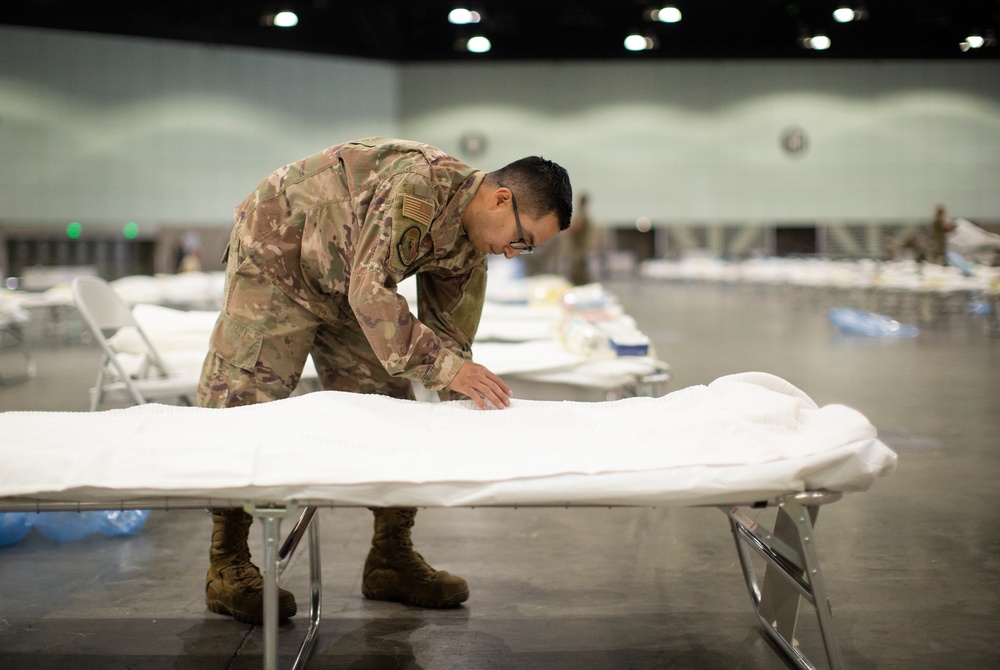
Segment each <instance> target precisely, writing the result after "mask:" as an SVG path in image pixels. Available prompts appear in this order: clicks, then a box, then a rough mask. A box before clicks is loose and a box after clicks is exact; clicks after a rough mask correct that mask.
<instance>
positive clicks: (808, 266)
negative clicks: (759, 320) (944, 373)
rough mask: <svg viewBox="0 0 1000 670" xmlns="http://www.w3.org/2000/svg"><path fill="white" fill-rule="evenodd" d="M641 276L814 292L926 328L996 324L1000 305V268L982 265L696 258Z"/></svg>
mask: <svg viewBox="0 0 1000 670" xmlns="http://www.w3.org/2000/svg"><path fill="white" fill-rule="evenodd" d="M640 276H641V277H643V278H644V279H649V280H655V281H677V282H706V283H716V284H727V285H741V286H758V287H779V288H786V289H791V290H809V291H814V292H820V293H823V294H825V295H827V296H828V297H829V298H830V300H831V301H835V302H837V303H838V305H839V306H850V307H857V308H863V309H866V310H870V311H874V312H895V313H896V314H897V315H901V313H902V312H905V311H907V310H910V311H911V312H912V314H913V316H915V317H916V318H917V319H919V320H921V321H923V322H932V321H935V320H937V319H940V318H942V317H945V316H947V315H949V314H952V313H956V312H964V311H972V312H974V313H979V314H987V315H989V316H990V317H991V323H992V321H993V320H995V316H996V311H997V304H998V302H1000V268H998V267H991V266H983V265H970V266H967V267H965V268H964V269H960V268H958V267H955V266H941V265H934V264H929V263H918V262H916V261H912V260H902V261H877V260H874V259H859V260H832V259H819V258H771V257H769V258H756V259H748V260H744V261H725V260H721V259H718V258H714V257H700V256H693V257H688V258H682V259H679V260H666V259H651V260H647V261H645V262H644V263H643V264H642V265H641V267H640Z"/></svg>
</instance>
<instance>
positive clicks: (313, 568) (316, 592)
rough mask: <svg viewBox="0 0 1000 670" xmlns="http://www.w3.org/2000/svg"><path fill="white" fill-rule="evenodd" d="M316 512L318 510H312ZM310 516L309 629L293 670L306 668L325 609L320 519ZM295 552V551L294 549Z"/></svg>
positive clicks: (308, 541)
mask: <svg viewBox="0 0 1000 670" xmlns="http://www.w3.org/2000/svg"><path fill="white" fill-rule="evenodd" d="M310 509H312V510H313V511H314V514H315V510H316V508H315V507H313V508H310ZM314 514H313V515H310V516H309V522H308V524H309V539H308V540H307V543H308V545H307V546H308V547H309V627H308V628H307V629H306V636H305V639H303V640H302V645H301V646H300V647H299V653H298V654H296V656H295V663H293V664H292V670H299V668H304V667H306V662H307V661H308V660H309V656H310V655H311V654H312V649H313V645H314V644H315V643H316V633H317V632H318V631H319V621H320V617H321V615H322V608H323V575H322V569H321V566H320V554H319V519H316V518H313V516H314ZM293 551H294V549H293Z"/></svg>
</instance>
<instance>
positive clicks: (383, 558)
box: [361, 508, 469, 607]
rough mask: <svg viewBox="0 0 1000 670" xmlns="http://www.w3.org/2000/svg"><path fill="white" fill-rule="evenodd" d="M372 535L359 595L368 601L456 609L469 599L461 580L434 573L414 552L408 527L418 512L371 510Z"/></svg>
mask: <svg viewBox="0 0 1000 670" xmlns="http://www.w3.org/2000/svg"><path fill="white" fill-rule="evenodd" d="M372 512H374V514H375V534H374V536H373V537H372V548H371V551H369V552H368V560H367V561H365V573H364V580H363V581H362V582H361V592H362V593H363V594H364V596H365V598H370V599H371V600H392V601H395V602H401V603H409V604H411V605H418V606H420V607H455V606H456V605H458V604H459V603H463V602H465V601H466V600H468V598H469V585H468V584H467V583H466V581H465V580H464V579H462V578H461V577H456V576H455V575H451V574H448V573H447V572H445V571H443V570H442V571H440V572H439V571H437V570H435V569H434V568H432V567H431V566H429V565H427V563H426V562H425V561H424V559H423V557H422V556H421V555H420V554H418V553H417V552H415V551H414V550H413V542H412V541H411V540H410V528H412V527H413V517H414V516H416V514H417V510H416V509H413V508H386V509H373V510H372Z"/></svg>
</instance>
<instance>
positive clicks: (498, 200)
mask: <svg viewBox="0 0 1000 670" xmlns="http://www.w3.org/2000/svg"><path fill="white" fill-rule="evenodd" d="M508 200H510V189H509V188H507V187H506V186H498V187H497V190H495V191H493V198H492V199H491V200H490V203H491V204H492V205H493V206H494V207H502V206H503V205H505V204H507V201H508Z"/></svg>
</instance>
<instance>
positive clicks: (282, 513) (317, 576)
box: [249, 507, 323, 670]
mask: <svg viewBox="0 0 1000 670" xmlns="http://www.w3.org/2000/svg"><path fill="white" fill-rule="evenodd" d="M249 511H250V512H251V513H252V514H253V515H254V516H256V517H258V518H259V519H260V520H261V526H262V527H263V533H264V560H263V570H262V572H263V576H264V650H263V657H264V670H277V668H278V583H279V582H280V580H281V577H282V575H283V574H284V571H285V569H286V568H288V567H289V566H290V562H291V559H292V558H293V556H294V555H295V551H296V549H297V548H298V546H299V542H300V541H301V539H302V537H303V536H304V535H305V534H306V533H307V532H308V539H307V540H306V543H307V544H306V546H307V547H308V549H309V587H310V588H309V590H310V593H309V596H310V597H309V626H308V628H307V629H306V635H305V638H304V639H303V640H302V644H301V645H300V646H299V650H298V652H297V654H296V656H295V661H294V662H293V663H292V666H291V667H292V670H299V669H300V668H304V667H305V665H306V663H307V662H308V660H309V655H310V654H311V653H312V649H313V645H314V644H315V643H316V633H317V632H318V631H319V623H320V617H321V614H322V594H323V583H322V582H323V579H322V567H321V560H320V544H319V518H318V517H317V516H316V512H317V511H318V508H316V507H307V508H305V509H304V510H302V513H301V515H300V516H299V518H298V520H297V521H296V523H295V526H294V527H293V528H292V530H291V532H289V534H288V537H287V538H286V539H285V542H284V543H281V520H282V519H283V518H285V517H286V516H289V515H290V514H294V513H295V509H294V508H291V509H289V508H283V507H277V508H274V507H251V508H250V509H249ZM279 544H281V547H280V549H279V547H278V545H279Z"/></svg>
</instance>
